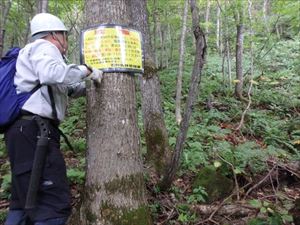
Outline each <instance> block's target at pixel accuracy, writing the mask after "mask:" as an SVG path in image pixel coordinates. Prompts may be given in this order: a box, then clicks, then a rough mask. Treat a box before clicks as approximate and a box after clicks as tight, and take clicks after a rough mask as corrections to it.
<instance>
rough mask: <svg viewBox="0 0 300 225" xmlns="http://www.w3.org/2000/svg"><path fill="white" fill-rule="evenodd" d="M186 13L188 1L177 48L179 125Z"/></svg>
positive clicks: (185, 5) (177, 110) (178, 118)
mask: <svg viewBox="0 0 300 225" xmlns="http://www.w3.org/2000/svg"><path fill="white" fill-rule="evenodd" d="M187 12H188V0H185V2H184V8H183V15H182V30H181V37H180V47H179V66H178V75H177V85H176V110H175V116H176V122H177V124H180V123H181V120H182V116H181V98H182V95H181V91H182V74H183V64H184V53H185V35H186V20H187Z"/></svg>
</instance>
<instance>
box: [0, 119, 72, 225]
mask: <svg viewBox="0 0 300 225" xmlns="http://www.w3.org/2000/svg"><path fill="white" fill-rule="evenodd" d="M49 128H50V141H49V148H48V153H47V159H46V163H45V166H44V170H43V173H42V178H41V181H40V188H39V191H38V196H37V207H36V208H35V209H34V210H32V211H24V206H25V201H26V195H27V190H28V185H29V180H30V174H31V168H32V164H33V159H34V153H35V150H36V142H37V136H38V135H39V130H38V126H37V124H36V122H35V121H34V120H23V119H20V120H17V121H16V122H15V123H14V124H13V125H12V126H11V127H10V128H9V129H8V130H7V131H6V132H5V136H4V138H5V144H6V147H7V150H8V155H9V160H10V164H11V172H12V189H11V199H10V212H11V211H15V210H17V211H21V212H24V213H25V215H26V216H27V218H28V217H29V218H30V221H32V222H27V223H25V224H24V225H30V224H35V225H43V224H45V225H46V224H48V223H40V221H46V220H49V219H56V218H68V216H69V215H70V212H71V206H70V199H71V198H70V191H69V185H68V182H67V177H66V166H65V162H64V159H63V156H62V154H61V152H60V142H59V141H60V134H59V131H58V128H57V127H55V126H52V125H50V127H49ZM20 224H22V223H20ZM49 224H52V223H49ZM58 224H59V223H58ZM61 224H62V225H63V223H61ZM9 225H17V224H9ZM22 225H23V224H22ZM59 225H60V224H59Z"/></svg>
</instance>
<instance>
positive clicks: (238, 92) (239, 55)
mask: <svg viewBox="0 0 300 225" xmlns="http://www.w3.org/2000/svg"><path fill="white" fill-rule="evenodd" d="M243 28H244V26H243V24H238V25H237V26H236V30H237V34H236V56H235V57H236V79H237V83H236V85H235V96H236V97H237V98H239V99H242V98H243V84H244V78H243V39H244V37H243Z"/></svg>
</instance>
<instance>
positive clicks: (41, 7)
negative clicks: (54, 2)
mask: <svg viewBox="0 0 300 225" xmlns="http://www.w3.org/2000/svg"><path fill="white" fill-rule="evenodd" d="M47 12H48V0H37V13H47Z"/></svg>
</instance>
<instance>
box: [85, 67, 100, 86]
mask: <svg viewBox="0 0 300 225" xmlns="http://www.w3.org/2000/svg"><path fill="white" fill-rule="evenodd" d="M102 77H103V72H102V71H101V70H98V69H96V68H92V73H91V74H90V75H88V77H87V79H91V80H93V81H94V82H95V83H97V84H100V83H101V80H102Z"/></svg>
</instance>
